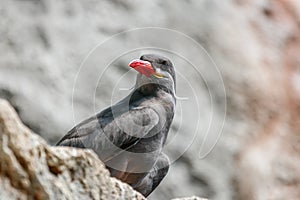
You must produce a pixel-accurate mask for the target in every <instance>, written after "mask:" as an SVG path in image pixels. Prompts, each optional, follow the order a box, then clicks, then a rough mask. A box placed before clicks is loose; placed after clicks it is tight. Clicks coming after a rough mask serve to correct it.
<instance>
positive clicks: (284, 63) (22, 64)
mask: <svg viewBox="0 0 300 200" xmlns="http://www.w3.org/2000/svg"><path fill="white" fill-rule="evenodd" d="M152 26H155V27H164V28H170V29H175V30H178V31H180V32H183V33H185V34H187V35H189V36H190V37H192V38H193V39H194V40H196V41H197V42H199V43H200V44H201V45H202V46H203V47H204V48H205V49H206V50H207V51H208V53H209V54H210V55H211V57H212V58H213V60H214V61H215V63H216V64H217V66H218V69H219V70H220V72H221V75H222V78H223V81H224V84H225V89H226V105H227V109H226V110H227V113H226V114H227V115H226V121H225V125H224V128H223V132H222V135H221V137H220V138H219V140H218V143H217V145H216V146H215V147H214V149H213V150H212V151H211V152H210V154H208V156H205V157H204V158H201V159H199V147H198V146H197V144H199V142H196V143H195V144H196V145H192V146H191V148H189V149H188V150H187V151H186V152H185V153H184V154H183V155H182V156H181V157H180V158H179V159H177V160H176V161H175V162H174V163H173V164H172V165H171V168H170V171H169V173H168V175H167V177H166V178H165V179H164V180H163V182H162V183H161V185H160V186H159V187H158V188H157V189H156V190H155V192H154V193H153V194H152V195H151V196H150V197H149V199H171V198H175V197H183V196H193V195H197V196H201V197H207V198H209V199H220V200H230V199H243V200H265V199H300V168H299V166H300V156H299V153H300V148H299V147H300V135H299V134H300V56H299V55H300V3H299V2H298V1H296V0H269V1H268V0H251V1H250V0H224V1H218V0H186V1H176V2H175V1H171V0H166V1H158V0H153V1H138V0H128V1H121V0H103V1H96V0H85V1H83V0H82V1H79V0H74V1H68V0H64V1H58V0H56V1H50V0H22V1H21V0H1V1H0V55H1V56H0V97H1V98H4V99H7V100H8V101H9V102H10V103H11V104H12V105H13V106H14V107H15V109H16V110H17V112H18V114H19V115H20V117H21V119H22V121H23V122H24V123H25V124H26V125H27V126H28V127H29V128H31V129H32V130H33V131H34V132H36V133H37V134H40V135H41V136H42V137H43V138H45V139H46V140H47V142H48V143H49V144H54V143H55V142H56V141H57V140H58V139H59V138H60V137H61V136H62V135H64V134H65V133H66V132H67V131H68V130H69V129H71V128H72V126H73V125H74V119H73V109H72V105H75V106H76V108H77V111H76V121H80V119H83V118H85V117H87V116H89V115H91V114H93V110H94V108H93V105H91V102H92V100H93V99H92V100H91V98H92V97H93V90H94V89H95V86H93V87H90V79H93V78H95V77H93V75H94V71H93V70H94V69H93V68H87V69H86V71H87V72H85V73H86V76H84V77H82V81H81V82H80V83H81V85H80V87H76V89H77V91H76V93H75V96H72V93H73V91H74V90H73V86H74V79H75V77H76V74H77V72H78V69H79V67H80V64H81V63H82V61H83V60H84V58H85V57H86V55H87V54H88V53H89V52H90V50H91V49H93V48H94V47H95V46H96V45H98V44H99V43H101V42H103V41H104V40H106V39H107V38H109V37H110V36H112V35H113V34H116V33H119V32H121V31H125V30H128V29H132V28H137V27H152ZM152 37H153V38H152V41H153V42H157V43H163V42H164V41H163V40H164V39H165V38H164V37H159V36H158V35H155V36H152ZM133 42H136V40H134V39H132V38H130V37H129V36H128V37H123V38H120V39H119V40H118V41H117V42H116V45H115V46H110V47H109V48H108V51H107V52H109V51H118V50H119V49H120V48H124V47H130V45H132V43H133ZM138 42H140V43H142V42H143V38H140V39H139V41H138ZM120 44H121V45H120ZM170 48H171V49H173V50H174V49H175V48H177V49H180V48H181V45H179V44H177V46H176V41H174V44H173V45H170ZM181 51H185V52H186V53H193V52H189V49H188V48H186V47H185V46H184V45H182V49H181ZM98 56H99V59H101V58H103V59H104V58H105V56H106V55H105V54H103V55H98ZM193 56H194V57H197V55H196V54H195V55H193ZM199 59H201V60H203V64H202V65H201V66H200V67H201V69H202V70H203V72H207V75H206V76H205V80H206V83H207V85H205V84H203V80H200V79H199V77H197V76H196V75H194V74H189V79H190V80H192V81H193V84H194V85H193V87H195V88H197V90H196V91H197V95H198V97H199V99H201V100H200V108H201V109H200V110H201V112H200V114H199V113H196V114H199V115H200V116H199V119H200V124H202V126H203V127H205V126H207V124H208V123H209V118H210V115H208V114H207V113H209V109H208V108H209V107H211V106H213V107H214V108H215V109H214V112H213V114H214V116H215V117H216V118H217V121H222V120H221V118H222V116H223V114H224V109H223V107H222V106H221V105H222V103H224V102H223V101H224V99H223V93H222V91H223V90H222V89H221V88H222V87H220V84H221V83H220V82H218V81H216V76H217V75H215V74H214V73H213V71H212V70H213V67H212V64H211V63H210V62H209V61H208V59H207V58H205V57H203V55H202V54H201V55H199ZM125 61H127V62H128V60H125ZM125 61H124V60H123V61H120V62H119V63H116V64H115V65H116V66H117V67H115V69H116V70H117V71H116V72H115V73H111V74H108V75H107V80H106V81H105V82H104V86H105V87H102V88H100V89H99V91H97V95H96V97H95V98H96V101H97V103H96V104H97V105H96V110H101V109H102V108H104V107H106V106H108V105H110V103H111V102H110V100H111V97H110V95H111V91H112V90H113V88H112V87H113V84H114V82H115V81H116V80H115V79H116V78H117V77H119V76H120V75H121V74H122V73H123V72H124V71H125V70H128V69H127V68H126V64H127V63H126V62H125ZM123 62H125V63H123ZM120 65H121V66H123V65H124V67H118V66H120ZM100 66H101V65H100ZM97 67H99V66H97ZM102 67H103V66H102ZM177 69H178V71H181V72H184V70H185V69H184V68H183V67H181V66H177ZM89 70H90V71H89ZM118 70H119V71H118ZM210 72H211V73H210ZM83 80H86V82H84V81H83ZM127 82H128V84H130V83H134V81H133V80H131V79H128V80H127ZM207 87H209V88H211V94H212V96H213V97H214V98H215V100H214V101H212V102H209V101H208V100H207ZM184 89H185V88H184V87H183V86H181V85H180V84H179V83H178V92H179V93H180V92H181V93H182V94H184ZM72 103H73V104H72ZM181 104H182V105H183V106H184V104H185V103H184V102H182V103H181ZM211 104H212V105H211ZM192 110H193V109H192ZM179 114H180V113H179ZM196 114H195V113H190V115H188V116H185V115H183V117H184V118H183V120H182V122H181V123H182V124H183V125H182V126H180V125H179V123H180V121H179V120H175V122H174V124H173V127H172V130H175V129H178V127H179V126H180V127H182V128H181V129H180V130H181V131H179V132H178V135H176V137H178V138H179V139H178V140H174V141H178V143H177V144H176V145H173V146H171V147H170V148H169V149H167V150H166V151H167V154H168V155H170V156H171V157H172V155H175V156H174V157H176V155H177V152H176V151H177V150H178V149H184V148H185V147H184V146H182V143H181V142H180V141H184V140H185V139H186V138H191V137H192V132H191V131H190V130H192V128H191V127H190V126H192V125H193V124H192V123H189V121H190V120H192V118H193V117H194V115H196ZM218 118H220V119H218ZM171 136H172V134H171ZM174 137H175V136H173V137H171V138H174ZM201 139H202V140H203V137H202V138H201V137H200V138H199V141H200V144H201ZM1 162H2V161H1Z"/></svg>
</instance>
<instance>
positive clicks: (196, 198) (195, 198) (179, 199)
mask: <svg viewBox="0 0 300 200" xmlns="http://www.w3.org/2000/svg"><path fill="white" fill-rule="evenodd" d="M172 200H207V199H203V198H200V197H196V196H192V197H185V198H176V199H172Z"/></svg>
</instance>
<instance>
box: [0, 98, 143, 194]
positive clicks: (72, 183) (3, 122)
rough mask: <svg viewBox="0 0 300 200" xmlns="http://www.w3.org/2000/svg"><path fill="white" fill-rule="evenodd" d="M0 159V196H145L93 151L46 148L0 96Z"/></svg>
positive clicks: (40, 139)
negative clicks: (112, 173) (112, 174)
mask: <svg viewBox="0 0 300 200" xmlns="http://www.w3.org/2000/svg"><path fill="white" fill-rule="evenodd" d="M0 160H1V163H0V186H1V187H0V199H41V200H42V199H43V200H45V199H53V200H54V199H80V200H81V199H120V200H125V199H128V200H131V199H135V200H139V199H140V200H142V199H145V198H144V197H143V196H142V195H141V194H139V193H138V192H136V191H134V190H133V189H132V188H131V187H130V186H129V185H127V184H125V183H122V182H121V181H119V180H117V179H115V178H111V177H110V175H109V172H108V170H106V168H105V167H104V166H103V164H102V163H101V162H100V160H99V159H98V157H97V156H96V155H95V154H94V153H93V152H91V151H89V150H81V149H75V148H66V147H65V148H64V147H51V146H48V145H47V144H46V142H45V141H44V140H43V139H42V138H40V136H38V135H36V134H34V133H32V132H31V131H30V130H29V129H28V128H27V127H25V126H24V125H23V124H22V123H21V122H20V120H19V118H18V116H17V114H16V112H15V111H14V110H13V108H12V107H11V106H10V105H9V104H8V102H7V101H4V100H1V99H0Z"/></svg>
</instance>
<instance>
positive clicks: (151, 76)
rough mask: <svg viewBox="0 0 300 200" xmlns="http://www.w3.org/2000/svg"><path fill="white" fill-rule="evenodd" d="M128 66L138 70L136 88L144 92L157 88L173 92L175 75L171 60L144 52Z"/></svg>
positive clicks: (150, 92)
mask: <svg viewBox="0 0 300 200" xmlns="http://www.w3.org/2000/svg"><path fill="white" fill-rule="evenodd" d="M129 66H130V67H132V68H133V69H135V70H136V71H138V72H139V74H138V75H137V81H136V88H139V89H140V91H141V92H142V93H144V94H146V95H147V94H152V93H153V92H155V91H156V90H157V89H162V90H164V91H166V92H168V93H171V94H175V87H176V77H175V70H174V67H173V64H172V62H171V61H170V60H169V59H167V58H165V57H163V56H160V55H155V54H146V55H143V56H141V57H140V59H136V60H133V61H131V62H130V63H129Z"/></svg>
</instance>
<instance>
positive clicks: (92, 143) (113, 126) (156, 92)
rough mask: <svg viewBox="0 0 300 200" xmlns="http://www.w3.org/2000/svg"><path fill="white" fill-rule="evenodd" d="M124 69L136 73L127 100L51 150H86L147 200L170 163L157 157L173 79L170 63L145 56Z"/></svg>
mask: <svg viewBox="0 0 300 200" xmlns="http://www.w3.org/2000/svg"><path fill="white" fill-rule="evenodd" d="M129 67H131V68H133V69H134V70H136V71H137V72H138V74H137V76H136V82H135V86H134V87H133V89H132V91H131V92H130V93H129V95H128V96H126V97H125V98H123V99H122V100H120V101H119V102H117V103H116V104H114V105H112V106H110V107H108V108H106V109H104V110H102V111H101V112H99V113H98V114H96V115H94V116H92V117H90V118H88V119H86V120H84V121H82V122H81V123H79V124H78V125H76V126H75V127H74V128H72V129H71V130H70V131H69V132H68V133H67V134H66V135H65V136H63V137H62V138H61V139H60V140H59V141H58V142H57V144H56V145H57V146H71V147H77V148H88V149H92V150H93V151H94V152H95V153H96V154H97V156H98V157H99V159H100V160H101V161H102V162H103V163H104V164H105V166H106V167H107V169H108V170H109V171H110V173H111V176H113V177H116V178H118V179H120V180H121V181H123V182H125V183H128V184H129V185H131V186H132V187H133V188H134V189H135V190H137V191H138V192H140V193H141V194H143V195H144V196H145V197H147V196H148V195H149V194H150V193H151V192H152V191H153V190H154V189H155V188H156V187H157V186H158V185H159V184H160V182H161V181H162V179H163V178H164V177H165V176H166V174H167V173H168V170H169V165H170V161H169V158H168V156H167V155H166V154H165V153H164V152H163V147H164V146H165V144H166V140H167V136H168V132H169V129H170V126H171V123H172V121H173V118H174V113H175V106H176V92H175V88H176V75H175V69H174V66H173V64H172V62H171V61H170V59H168V58H166V57H164V56H161V55H157V54H145V55H142V56H141V57H140V59H135V60H132V61H131V62H130V63H129Z"/></svg>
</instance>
